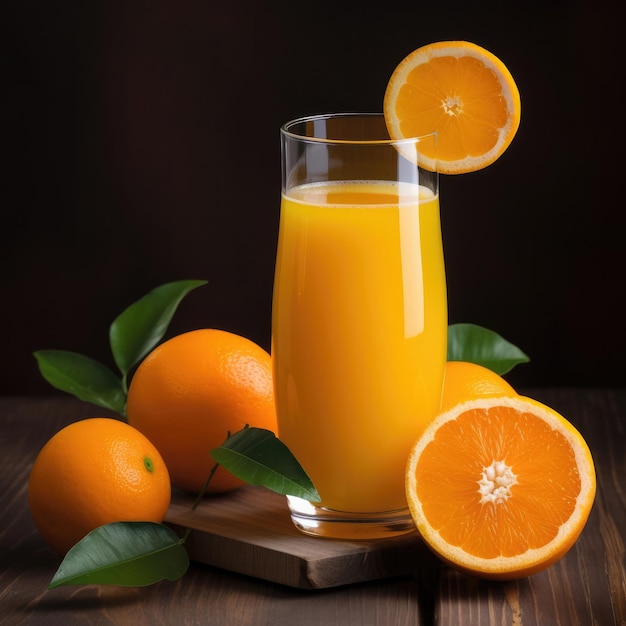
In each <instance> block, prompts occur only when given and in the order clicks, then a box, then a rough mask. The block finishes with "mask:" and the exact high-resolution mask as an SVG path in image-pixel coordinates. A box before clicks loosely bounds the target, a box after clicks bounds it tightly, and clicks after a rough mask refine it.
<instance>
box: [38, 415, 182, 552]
mask: <svg viewBox="0 0 626 626" xmlns="http://www.w3.org/2000/svg"><path fill="white" fill-rule="evenodd" d="M170 498H171V487H170V479H169V474H168V472H167V468H166V466H165V462H164V461H163V459H162V458H161V455H160V454H159V452H158V451H157V449H156V448H155V446H154V445H153V444H152V443H151V442H150V441H148V439H147V438H146V437H145V436H144V435H143V434H142V433H140V432H139V431H138V430H137V429H135V428H133V427H132V426H129V425H128V424H126V423H125V422H121V421H119V420H117V419H113V418H108V417H93V418H88V419H84V420H81V421H79V422H74V423H73V424H70V425H68V426H66V427H65V428H63V429H61V430H60V431H58V432H57V433H56V434H55V435H53V437H52V438H51V439H50V440H49V441H48V442H47V443H46V444H45V445H44V447H43V448H42V449H41V451H40V452H39V454H38V455H37V458H36V459H35V462H34V464H33V467H32V470H31V473H30V477H29V480H28V503H29V506H30V512H31V515H32V517H33V520H34V522H35V524H36V526H37V528H38V529H39V532H40V533H41V534H42V536H43V537H44V539H45V540H46V541H47V542H48V543H49V544H50V546H51V547H52V548H54V549H55V550H56V551H57V552H59V553H60V554H65V553H66V552H67V551H68V550H69V549H70V548H71V547H72V546H73V545H74V544H75V543H77V542H78V541H79V540H80V539H82V538H83V537H84V536H85V535H86V534H87V533H89V532H90V531H92V530H93V529H94V528H97V527H98V526H103V525H104V524H110V523H112V522H131V521H145V522H157V523H160V522H162V521H163V519H164V517H165V514H166V513H167V510H168V508H169V505H170Z"/></svg>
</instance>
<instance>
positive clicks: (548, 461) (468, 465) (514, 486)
mask: <svg viewBox="0 0 626 626" xmlns="http://www.w3.org/2000/svg"><path fill="white" fill-rule="evenodd" d="M595 491H596V477H595V469H594V464H593V459H592V457H591V452H590V451H589V448H588V446H587V444H586V442H585V440H584V439H583V437H582V436H581V434H580V433H579V432H578V431H577V430H576V429H575V428H574V426H573V425H572V424H571V423H569V422H568V421H567V420H566V419H565V418H564V417H563V416H561V415H560V414H559V413H557V412H556V411H554V410H553V409H551V408H549V407H547V406H546V405H544V404H542V403H540V402H537V401H536V400H532V399H530V398H526V397H522V396H506V397H501V398H480V399H477V400H472V401H468V402H464V403H461V404H458V405H457V406H455V407H454V408H452V409H450V410H449V411H446V412H444V413H442V414H441V415H439V416H438V417H437V418H436V419H435V420H434V421H433V422H432V423H431V424H430V425H429V426H428V427H427V429H426V430H425V431H424V434H423V435H422V436H421V437H420V439H419V440H418V442H417V443H416V444H415V446H414V447H413V449H412V451H411V454H410V456H409V461H408V464H407V473H406V494H407V500H408V503H409V508H410V510H411V515H412V516H413V519H414V521H415V525H416V526H417V529H418V530H419V532H420V534H421V535H422V537H423V538H424V540H425V542H426V543H427V544H428V545H429V546H430V548H431V549H432V550H433V551H434V552H435V553H436V554H437V555H439V557H440V558H441V559H442V560H443V561H445V562H447V563H448V564H450V565H452V566H454V567H456V568H458V569H460V570H462V571H464V572H467V573H469V574H473V575H476V576H479V577H483V578H492V579H501V580H506V579H514V578H520V577H523V576H528V575H531V574H534V573H537V572H539V571H541V570H543V569H545V568H547V567H549V566H550V565H552V564H553V563H555V562H556V561H557V560H559V559H560V558H561V557H562V556H563V555H564V554H565V553H566V552H567V551H568V550H569V549H570V548H571V547H572V545H573V544H574V542H575V541H576V539H577V538H578V536H579V535H580V533H581V531H582V529H583V527H584V526H585V523H586V521H587V518H588V516H589V513H590V511H591V508H592V505H593V501H594V497H595Z"/></svg>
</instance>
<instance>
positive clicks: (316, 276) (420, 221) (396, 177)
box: [272, 113, 447, 539]
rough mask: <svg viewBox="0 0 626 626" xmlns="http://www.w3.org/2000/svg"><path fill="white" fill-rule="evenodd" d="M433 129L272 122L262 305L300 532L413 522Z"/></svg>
mask: <svg viewBox="0 0 626 626" xmlns="http://www.w3.org/2000/svg"><path fill="white" fill-rule="evenodd" d="M435 144H436V136H435V135H428V136H426V137H418V138H411V139H405V140H402V141H392V140H391V139H390V138H389V135H388V133H387V130H386V126H385V121H384V117H383V116H382V115H379V114H360V113H358V114H357V113H354V114H330V115H319V116H313V117H306V118H301V119H297V120H293V121H291V122H288V123H286V124H285V125H284V126H283V127H282V128H281V156H282V201H281V210H280V226H279V239H278V250H277V259H276V273H275V280H274V294H273V309H272V358H273V368H274V386H275V398H276V406H277V412H278V435H279V438H280V439H281V440H282V441H283V442H284V443H285V444H286V445H287V446H288V447H289V449H290V450H291V451H292V452H293V453H294V455H295V456H296V458H297V459H298V461H299V462H300V464H301V465H302V467H303V468H304V469H305V471H306V472H307V473H308V474H309V476H310V477H311V479H312V481H313V483H314V484H315V486H316V488H317V490H318V492H319V494H320V497H321V502H308V501H306V500H303V499H301V498H296V497H291V496H289V497H288V506H289V509H290V513H291V518H292V520H293V522H294V524H295V525H296V527H297V528H299V529H300V530H301V531H303V532H304V533H307V534H310V535H316V536H323V537H337V538H354V539H373V538H379V537H389V536H393V535H396V534H401V533H405V532H408V531H411V530H413V529H414V525H413V522H412V520H411V516H410V512H409V510H408V508H407V501H406V496H405V490H404V475H405V465H406V462H407V459H408V455H409V451H410V448H411V446H412V444H413V443H414V442H415V441H416V440H417V438H418V437H419V435H420V434H421V432H422V431H423V429H424V428H425V426H426V425H427V424H428V423H429V421H430V420H432V418H433V417H434V416H435V415H436V413H437V412H438V409H439V407H440V402H441V392H442V386H443V376H444V367H445V361H446V348H447V343H446V342H447V300H446V282H445V271H444V259H443V246H442V238H441V225H440V215H439V193H438V191H439V190H438V176H437V174H436V173H435V172H432V171H426V170H424V169H422V168H421V167H419V166H418V165H417V163H418V156H419V153H420V151H422V150H423V151H427V152H428V153H429V154H430V155H431V156H432V153H433V151H434V150H435Z"/></svg>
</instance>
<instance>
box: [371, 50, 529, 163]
mask: <svg viewBox="0 0 626 626" xmlns="http://www.w3.org/2000/svg"><path fill="white" fill-rule="evenodd" d="M383 110H384V115H385V121H386V123H387V128H388V130H389V134H390V135H391V138H392V139H396V140H399V139H406V138H409V137H419V136H422V135H428V134H431V133H433V132H435V131H436V132H437V148H436V153H435V152H434V151H433V149H432V148H431V147H430V146H428V145H426V146H425V147H421V148H420V154H419V157H418V158H419V162H420V165H422V166H423V167H425V168H427V169H429V170H436V171H438V172H441V173H443V174H462V173H465V172H473V171H476V170H479V169H482V168H484V167H487V166H488V165H490V164H492V163H493V162H494V161H495V160H496V159H498V158H499V157H500V156H501V155H502V154H503V153H504V151H505V150H506V149H507V148H508V146H509V145H510V143H511V141H512V140H513V137H514V136H515V133H516V132H517V129H518V127H519V124H520V117H521V100H520V94H519V90H518V88H517V85H516V84H515V81H514V80H513V76H512V75H511V73H510V72H509V70H508V69H507V67H506V66H505V65H504V63H503V62H502V61H501V60H500V59H499V58H498V57H496V56H495V55H494V54H492V53H491V52H489V51H488V50H485V49H484V48H482V47H480V46H478V45H476V44H474V43H470V42H468V41H441V42H437V43H432V44H428V45H426V46H422V47H421V48H418V49H417V50H415V51H414V52H412V53H411V54H409V55H408V56H407V57H406V58H405V59H404V60H403V61H401V62H400V64H399V65H398V66H397V67H396V69H395V70H394V72H393V73H392V75H391V78H390V79H389V82H388V85H387V89H386V91H385V97H384V103H383Z"/></svg>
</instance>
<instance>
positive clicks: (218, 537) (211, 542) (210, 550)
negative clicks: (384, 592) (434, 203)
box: [166, 487, 431, 589]
mask: <svg viewBox="0 0 626 626" xmlns="http://www.w3.org/2000/svg"><path fill="white" fill-rule="evenodd" d="M193 501H194V498H193V497H192V496H186V495H184V494H180V493H177V494H175V496H174V499H173V502H172V505H171V507H170V510H169V513H168V515H167V517H166V521H167V522H168V523H169V524H170V525H172V526H173V527H174V528H176V529H178V530H181V529H183V528H191V529H194V532H192V533H191V535H190V536H189V538H188V540H187V542H186V545H187V549H188V551H189V554H190V556H191V558H193V559H194V560H196V561H199V562H200V563H205V564H208V565H214V566H216V567H221V568H223V569H227V570H229V571H233V572H238V573H240V574H246V575H248V576H254V577H256V578H262V579H264V580H269V581H272V582H276V583H280V584H283V585H289V586H290V587H297V588H301V589H324V588H327V587H337V586H340V585H347V584H352V583H356V582H365V581H370V580H377V579H380V578H389V577H395V576H404V575H407V574H412V573H413V572H414V571H415V569H416V564H417V563H419V562H420V561H423V560H426V561H427V562H430V561H431V558H430V553H429V552H428V550H427V549H426V548H425V546H424V544H423V542H422V541H421V540H420V539H419V536H418V535H417V534H416V533H410V534H408V535H403V536H400V537H396V538H394V539H386V540H380V541H369V542H365V541H339V540H326V539H317V538H315V537H307V536H305V535H303V534H302V533H300V532H299V531H298V530H296V528H295V527H294V525H293V524H292V522H291V519H290V517H289V511H288V510H287V505H286V501H285V497H284V496H279V495H278V494H275V493H272V492H270V491H267V490H266V489H262V488H259V487H244V488H243V489H240V490H237V491H235V492H233V493H229V494H225V495H222V496H212V497H210V498H206V499H205V500H204V501H203V502H202V503H201V504H200V505H199V506H198V508H197V509H196V510H195V511H192V505H193Z"/></svg>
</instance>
